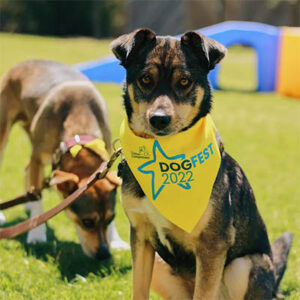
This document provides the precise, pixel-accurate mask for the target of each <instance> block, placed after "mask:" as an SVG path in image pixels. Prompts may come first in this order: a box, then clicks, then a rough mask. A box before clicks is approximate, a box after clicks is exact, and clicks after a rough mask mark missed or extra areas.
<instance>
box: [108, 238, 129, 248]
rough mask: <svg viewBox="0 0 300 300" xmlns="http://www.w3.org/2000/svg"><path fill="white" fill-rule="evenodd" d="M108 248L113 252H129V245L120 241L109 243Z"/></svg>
mask: <svg viewBox="0 0 300 300" xmlns="http://www.w3.org/2000/svg"><path fill="white" fill-rule="evenodd" d="M110 248H111V249H114V250H130V246H129V244H127V243H126V242H124V241H122V240H121V239H120V240H115V241H111V242H110Z"/></svg>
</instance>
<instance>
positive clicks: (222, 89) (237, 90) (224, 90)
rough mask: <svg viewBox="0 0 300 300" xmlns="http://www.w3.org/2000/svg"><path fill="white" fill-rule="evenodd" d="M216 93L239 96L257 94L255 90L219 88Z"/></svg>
mask: <svg viewBox="0 0 300 300" xmlns="http://www.w3.org/2000/svg"><path fill="white" fill-rule="evenodd" d="M216 91H220V92H230V93H239V94H257V93H258V90H257V89H242V88H227V87H226V88H223V87H219V89H217V90H216Z"/></svg>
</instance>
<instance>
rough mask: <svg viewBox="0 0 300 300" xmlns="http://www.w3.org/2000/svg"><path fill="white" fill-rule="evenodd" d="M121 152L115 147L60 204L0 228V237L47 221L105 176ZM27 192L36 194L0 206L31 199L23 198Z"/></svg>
mask: <svg viewBox="0 0 300 300" xmlns="http://www.w3.org/2000/svg"><path fill="white" fill-rule="evenodd" d="M121 153H122V148H121V147H120V148H118V149H116V150H115V151H114V153H113V154H112V155H111V157H110V159H109V160H108V161H107V162H102V163H101V165H100V166H99V168H98V169H97V170H96V171H95V172H94V173H93V174H92V175H91V176H90V177H89V179H88V181H87V183H86V184H85V185H84V186H82V187H80V188H79V189H77V190H76V191H75V192H73V193H72V194H71V195H70V196H68V197H67V198H66V199H64V200H63V201H62V202H61V203H60V204H58V205H57V206H55V207H54V208H52V209H50V210H48V211H47V212H44V213H42V214H40V215H38V216H35V217H32V218H30V219H28V220H26V221H24V222H21V223H19V224H17V225H13V226H9V227H6V228H0V239H7V238H12V237H15V236H18V235H20V234H22V233H25V232H27V231H29V230H31V229H33V228H35V227H37V226H39V225H41V224H42V223H45V222H47V221H48V220H49V219H50V218H52V217H54V216H55V215H57V214H58V213H60V212H61V211H62V210H64V209H65V208H66V207H68V206H69V205H71V204H72V203H73V202H74V201H75V200H76V199H77V198H78V197H79V196H80V195H82V194H83V193H84V192H85V191H86V190H87V189H88V188H89V187H90V186H92V185H93V184H94V183H95V182H96V181H97V180H100V179H102V178H104V177H105V176H106V174H107V172H108V171H109V170H110V169H111V167H112V165H113V164H114V162H115V161H116V160H117V158H118V157H119V156H120V155H121ZM29 194H30V195H31V196H30V197H33V196H32V195H34V196H36V194H33V193H26V194H24V195H21V196H20V197H18V198H16V199H14V200H11V201H7V202H5V203H2V206H3V207H5V208H8V207H12V206H14V205H17V204H21V203H25V202H28V201H32V200H26V199H23V198H24V197H26V196H27V199H29V198H28V195H29ZM22 197H23V198H22ZM32 199H33V200H38V199H35V197H33V198H32Z"/></svg>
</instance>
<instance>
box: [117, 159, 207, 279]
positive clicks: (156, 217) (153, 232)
mask: <svg viewBox="0 0 300 300" xmlns="http://www.w3.org/2000/svg"><path fill="white" fill-rule="evenodd" d="M121 168H122V171H121V173H122V177H123V186H122V204H123V206H124V209H125V211H126V214H127V216H128V218H129V220H130V223H131V226H132V227H133V228H135V229H136V231H137V234H138V237H137V238H138V239H145V240H149V241H150V243H151V244H152V246H153V248H154V249H155V250H156V251H157V252H158V253H159V255H160V256H161V257H162V258H163V259H164V260H165V261H166V262H168V263H169V264H170V265H171V266H172V268H173V270H174V271H178V272H180V273H182V272H183V273H187V274H191V273H194V272H195V255H194V253H195V250H196V249H195V240H196V239H198V238H199V233H200V232H201V231H202V230H203V229H204V228H205V226H206V224H207V223H208V220H209V218H210V216H211V207H210V206H208V208H207V210H206V211H205V213H204V214H203V216H202V218H201V219H200V220H199V223H198V225H197V226H196V228H195V229H194V230H193V231H192V233H188V232H185V231H184V230H182V229H180V228H179V227H177V226H176V225H174V224H173V223H171V222H170V221H168V220H167V219H166V218H165V217H164V216H163V215H162V214H161V213H160V212H159V211H158V210H157V209H156V208H155V207H154V205H153V204H152V203H151V202H150V200H149V199H148V198H147V197H146V196H145V194H144V193H143V191H142V190H141V188H140V186H139V184H138V183H137V181H136V180H135V178H134V177H133V174H132V173H131V171H130V169H129V167H128V165H127V163H126V162H123V163H122V164H121Z"/></svg>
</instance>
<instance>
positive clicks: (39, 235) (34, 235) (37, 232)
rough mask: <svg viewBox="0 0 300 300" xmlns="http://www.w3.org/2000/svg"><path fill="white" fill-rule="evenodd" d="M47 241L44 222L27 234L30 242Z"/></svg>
mask: <svg viewBox="0 0 300 300" xmlns="http://www.w3.org/2000/svg"><path fill="white" fill-rule="evenodd" d="M46 241H47V236H46V225H45V224H42V225H40V226H38V227H36V228H34V229H32V230H30V231H29V232H28V235H27V243H28V244H35V243H42V242H46Z"/></svg>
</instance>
